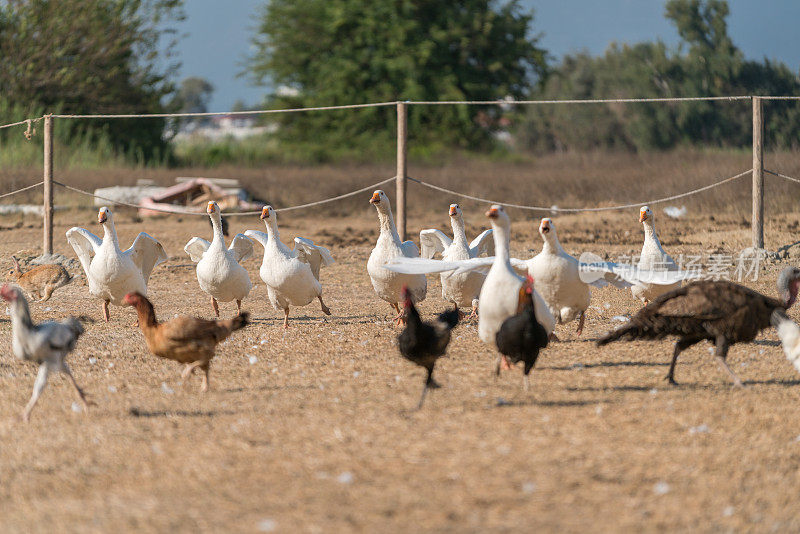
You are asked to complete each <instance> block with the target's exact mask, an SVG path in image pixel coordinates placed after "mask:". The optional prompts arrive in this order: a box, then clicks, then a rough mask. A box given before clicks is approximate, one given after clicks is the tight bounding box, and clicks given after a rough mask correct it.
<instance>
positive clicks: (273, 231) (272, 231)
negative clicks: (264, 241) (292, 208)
mask: <svg viewBox="0 0 800 534" xmlns="http://www.w3.org/2000/svg"><path fill="white" fill-rule="evenodd" d="M264 226H266V227H267V235H268V236H269V242H270V243H273V244H275V243H277V242H278V241H279V240H280V238H281V233H280V231H279V230H278V221H277V220H276V219H275V217H274V216H273V217H270V218H268V219H264Z"/></svg>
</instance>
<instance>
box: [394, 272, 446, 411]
mask: <svg viewBox="0 0 800 534" xmlns="http://www.w3.org/2000/svg"><path fill="white" fill-rule="evenodd" d="M400 300H401V301H402V302H403V306H404V307H405V314H406V327H405V329H403V331H402V332H400V335H399V336H397V346H398V347H399V348H400V354H402V355H403V357H404V358H406V359H407V360H409V361H412V362H414V363H415V364H417V365H419V366H420V367H424V368H425V369H427V370H428V376H427V377H426V378H425V387H424V388H423V389H422V397H421V398H420V399H419V406H417V409H420V408H422V403H423V402H424V401H425V394H426V393H427V392H428V389H436V388H438V387H439V384H437V383H436V381H435V380H434V379H433V366H434V365H435V364H436V360H438V359H439V358H441V357H442V356H444V353H445V351H446V350H447V344H448V343H450V331H451V330H452V329H453V328H454V327H455V326H456V325H457V324H458V308H455V309H452V310H447V311H445V312H442V313H440V314H439V315H438V316H437V317H436V319H435V320H434V321H432V322H429V323H423V322H422V319H420V316H419V312H418V311H417V308H415V307H414V303H413V302H412V301H411V292H410V291H409V290H408V287H407V286H405V285H404V286H403V289H402V291H401V293H400Z"/></svg>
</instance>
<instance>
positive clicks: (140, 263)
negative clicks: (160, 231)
mask: <svg viewBox="0 0 800 534" xmlns="http://www.w3.org/2000/svg"><path fill="white" fill-rule="evenodd" d="M125 254H129V255H130V258H131V260H133V263H134V265H136V267H138V268H139V270H140V271H142V278H144V281H145V283H147V281H148V280H149V279H150V273H152V272H153V269H155V267H156V265H158V264H159V263H164V262H165V261H167V260H168V259H169V257H168V256H167V253H166V252H165V251H164V247H162V246H161V243H159V242H158V241H156V240H155V239H154V238H153V237H151V236H150V235H148V234H147V233H145V232H139V235H137V236H136V239H135V240H134V242H133V245H131V248H129V249H128V250H126V251H125Z"/></svg>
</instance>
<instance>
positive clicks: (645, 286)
mask: <svg viewBox="0 0 800 534" xmlns="http://www.w3.org/2000/svg"><path fill="white" fill-rule="evenodd" d="M639 222H640V223H642V226H644V245H643V246H642V255H641V257H640V258H639V265H638V268H639V270H640V271H678V270H679V268H678V265H677V264H676V263H675V260H673V259H672V258H671V257H670V255H669V254H667V253H666V252H665V251H664V249H663V248H662V247H661V242H660V241H659V240H658V236H657V235H656V225H655V219H654V217H653V212H652V211H650V208H649V207H647V206H642V207H641V208H640V209H639ZM680 286H681V283H680V282H676V283H675V284H672V285H659V284H653V283H646V282H645V283H638V284H635V285H634V286H633V287H631V292H632V293H633V296H634V297H636V298H638V299H641V301H642V302H644V303H645V304H647V303H648V302H650V301H651V300H653V299H655V298H656V297H658V296H659V295H661V294H663V293H666V292H667V291H672V290H673V289H677V288H679V287H680Z"/></svg>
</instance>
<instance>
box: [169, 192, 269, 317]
mask: <svg viewBox="0 0 800 534" xmlns="http://www.w3.org/2000/svg"><path fill="white" fill-rule="evenodd" d="M206 211H207V212H208V216H209V218H210V219H211V226H212V229H213V233H214V237H213V238H212V240H211V243H209V242H208V241H206V240H205V239H203V238H200V237H193V238H192V239H190V240H189V242H188V243H186V246H185V247H183V250H184V251H186V253H187V254H188V255H189V257H190V258H192V261H194V262H196V263H197V282H198V283H199V284H200V289H202V290H203V291H205V292H206V293H208V294H209V295H211V305H212V307H213V308H214V314H216V316H217V317H219V305H218V304H217V301H220V302H230V301H232V300H235V301H236V309H237V310H238V312H239V315H241V314H242V300H243V299H244V298H245V297H246V296H247V295H248V294H250V289H252V287H253V284H251V283H250V276H248V274H247V270H246V269H245V268H244V267H242V266H241V265H239V264H240V262H243V261H244V260H246V259H247V258H249V257H250V256H252V255H253V242H252V241H251V240H250V238H249V237H246V236H245V235H244V234H236V235H235V236H234V238H233V241H231V246H230V247H229V248H225V238H224V237H223V235H222V214H221V213H220V210H219V205H218V204H217V203H216V202H214V201H211V202H209V203H208V207H207V208H206Z"/></svg>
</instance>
